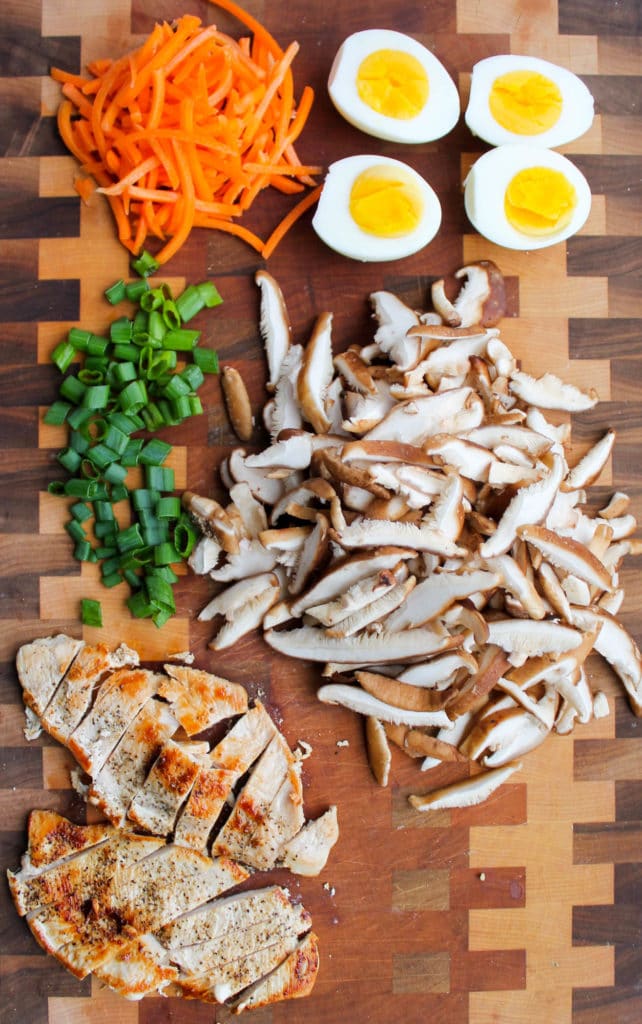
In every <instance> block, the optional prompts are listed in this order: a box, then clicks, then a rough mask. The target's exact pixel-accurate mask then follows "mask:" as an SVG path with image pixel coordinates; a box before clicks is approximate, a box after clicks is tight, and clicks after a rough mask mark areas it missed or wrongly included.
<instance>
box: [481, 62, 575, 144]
mask: <svg viewBox="0 0 642 1024" xmlns="http://www.w3.org/2000/svg"><path fill="white" fill-rule="evenodd" d="M488 102H489V104H490V112H491V114H492V115H493V117H494V118H495V120H496V121H497V122H498V124H500V125H501V126H502V128H506V130H507V131H509V132H514V133H515V134H516V135H539V134H540V133H541V132H545V131H548V129H549V128H552V127H553V125H554V124H556V123H557V121H558V120H559V116H560V114H561V113H562V94H561V92H560V90H559V89H558V87H557V86H556V84H555V82H552V81H551V79H550V78H546V76H545V75H540V74H539V73H538V72H535V71H509V72H507V74H505V75H500V77H499V78H496V79H495V81H494V82H493V86H492V89H491V91H490V96H489V98H488Z"/></svg>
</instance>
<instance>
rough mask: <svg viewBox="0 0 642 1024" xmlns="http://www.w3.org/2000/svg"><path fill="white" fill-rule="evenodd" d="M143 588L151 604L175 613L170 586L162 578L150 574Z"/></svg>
mask: <svg viewBox="0 0 642 1024" xmlns="http://www.w3.org/2000/svg"><path fill="white" fill-rule="evenodd" d="M145 586H146V588H147V594H148V596H149V600H150V601H151V603H152V604H155V605H157V607H159V608H170V609H171V610H172V611H175V609H176V604H175V602H174V594H173V592H172V586H171V584H170V583H167V581H166V580H164V579H163V578H162V576H154V575H151V574H150V575H149V576H148V577H147V578H146V580H145Z"/></svg>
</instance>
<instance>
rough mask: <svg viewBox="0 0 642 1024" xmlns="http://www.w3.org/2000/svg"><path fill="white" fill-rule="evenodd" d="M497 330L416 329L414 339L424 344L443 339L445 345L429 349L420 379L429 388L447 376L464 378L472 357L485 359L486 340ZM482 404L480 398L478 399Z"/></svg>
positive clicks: (423, 361)
mask: <svg viewBox="0 0 642 1024" xmlns="http://www.w3.org/2000/svg"><path fill="white" fill-rule="evenodd" d="M496 333H497V332H496V331H492V332H491V331H486V330H484V329H483V328H479V327H468V328H452V327H430V326H423V325H422V326H421V327H416V328H414V329H413V331H412V335H413V336H417V337H419V338H421V340H422V342H423V344H424V345H426V343H428V342H430V341H431V340H435V339H440V340H441V339H442V338H443V339H444V340H447V341H448V344H441V345H438V346H436V347H434V348H433V349H432V351H431V352H429V353H428V354H427V355H426V357H425V359H423V360H422V365H421V370H422V375H423V377H424V378H425V379H426V380H427V381H428V384H429V385H430V387H432V388H437V387H439V386H440V383H441V381H442V380H443V379H444V378H447V377H453V378H463V377H465V375H466V374H467V373H468V372H469V370H470V360H471V357H473V356H482V357H483V356H484V354H485V352H486V346H487V344H488V340H489V338H492V337H494V336H495V334H496ZM480 401H481V399H480Z"/></svg>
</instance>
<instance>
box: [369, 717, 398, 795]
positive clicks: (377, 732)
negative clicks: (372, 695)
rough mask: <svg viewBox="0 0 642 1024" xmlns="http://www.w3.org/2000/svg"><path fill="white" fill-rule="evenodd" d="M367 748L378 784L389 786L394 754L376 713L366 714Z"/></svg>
mask: <svg viewBox="0 0 642 1024" xmlns="http://www.w3.org/2000/svg"><path fill="white" fill-rule="evenodd" d="M366 748H367V751H368V763H369V765H370V770H371V771H372V774H373V775H374V777H375V781H376V783H377V785H378V786H383V787H385V786H387V785H388V779H389V777H390V765H391V764H392V754H391V753H390V744H389V743H388V736H387V734H386V730H385V728H384V727H383V724H382V723H381V722H380V721H379V719H378V718H375V717H374V715H367V716H366Z"/></svg>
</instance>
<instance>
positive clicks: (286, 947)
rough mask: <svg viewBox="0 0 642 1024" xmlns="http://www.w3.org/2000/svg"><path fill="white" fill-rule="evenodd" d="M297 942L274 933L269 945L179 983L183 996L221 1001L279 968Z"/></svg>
mask: <svg viewBox="0 0 642 1024" xmlns="http://www.w3.org/2000/svg"><path fill="white" fill-rule="evenodd" d="M297 945H298V939H297V936H296V935H292V934H291V933H290V934H286V935H283V936H279V935H278V934H277V936H275V941H274V942H272V943H270V945H267V946H263V947H262V948H261V949H259V950H257V951H256V952H254V953H250V954H249V955H248V956H245V957H241V958H239V959H237V960H230V961H229V962H228V963H226V964H221V965H220V966H219V967H217V968H216V969H215V970H212V971H211V972H210V973H209V974H207V975H204V976H203V977H201V978H194V979H191V978H190V979H188V980H185V981H182V982H181V988H182V989H183V992H184V993H185V995H186V996H188V997H191V998H197V999H202V1000H203V1002H206V1003H223V1002H225V1000H226V999H230V998H231V997H232V996H234V995H236V994H237V993H238V992H241V991H242V989H244V988H247V986H248V985H252V984H253V983H254V982H256V981H258V980H259V979H260V978H262V977H263V976H264V975H266V974H268V973H269V972H270V971H273V970H274V969H275V967H278V966H279V964H281V963H282V962H283V961H284V960H285V958H286V957H287V956H288V955H289V954H290V953H291V952H292V951H293V950H294V949H296V947H297Z"/></svg>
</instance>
